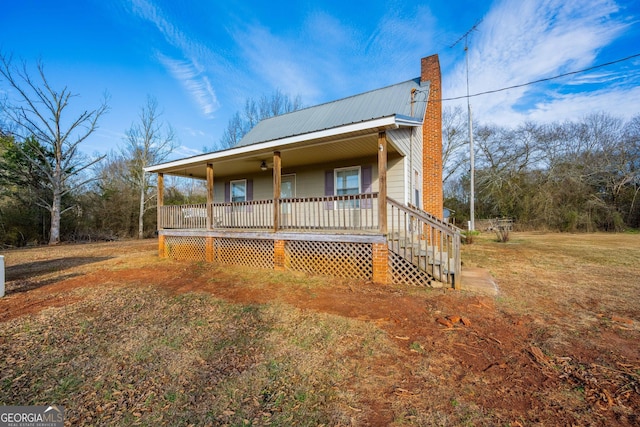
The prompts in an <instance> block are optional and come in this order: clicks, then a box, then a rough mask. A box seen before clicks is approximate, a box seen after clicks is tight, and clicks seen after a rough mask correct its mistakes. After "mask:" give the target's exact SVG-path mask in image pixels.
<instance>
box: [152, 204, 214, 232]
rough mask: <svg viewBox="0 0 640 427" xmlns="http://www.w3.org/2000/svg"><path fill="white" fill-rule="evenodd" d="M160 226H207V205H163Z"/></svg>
mask: <svg viewBox="0 0 640 427" xmlns="http://www.w3.org/2000/svg"><path fill="white" fill-rule="evenodd" d="M158 221H159V222H160V223H159V224H158V228H207V205H206V203H200V204H197V205H167V206H161V207H160V212H159V215H158Z"/></svg>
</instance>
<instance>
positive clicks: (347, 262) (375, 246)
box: [147, 117, 460, 286]
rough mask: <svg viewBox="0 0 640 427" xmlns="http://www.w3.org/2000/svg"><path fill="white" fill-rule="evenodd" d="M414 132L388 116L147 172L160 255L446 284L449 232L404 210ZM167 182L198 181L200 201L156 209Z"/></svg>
mask: <svg viewBox="0 0 640 427" xmlns="http://www.w3.org/2000/svg"><path fill="white" fill-rule="evenodd" d="M400 124H402V125H403V126H402V127H403V128H404V129H402V128H401V126H400ZM417 124H419V123H413V122H411V123H409V122H405V121H404V119H399V118H397V117H388V118H383V119H378V120H375V121H373V123H368V124H366V125H365V124H362V123H360V124H357V125H350V126H346V127H345V128H347V129H341V130H340V131H336V134H335V135H327V134H326V133H327V132H321V133H320V135H317V138H312V136H310V135H305V136H304V138H302V137H300V138H295V137H292V138H289V139H290V140H288V141H284V142H283V141H282V140H281V141H278V144H275V143H273V144H272V143H263V144H256V146H248V147H237V148H233V149H230V150H226V151H222V152H216V153H210V154H207V155H202V156H197V157H194V158H190V159H183V160H180V161H176V162H170V163H168V164H165V165H158V166H156V167H152V168H148V169H147V171H149V172H155V173H157V174H158V198H157V201H158V236H159V242H158V243H159V253H160V255H161V256H164V257H171V258H176V259H190V260H201V261H209V262H219V263H222V264H238V265H246V266H251V267H260V268H269V269H276V270H292V271H302V272H306V273H310V274H316V275H326V276H334V277H348V278H357V279H364V280H371V281H374V282H379V283H407V284H414V285H430V286H456V279H457V280H458V281H459V275H458V274H457V272H459V263H460V260H459V255H458V257H457V258H456V256H455V254H459V244H460V236H459V234H456V231H455V230H453V229H452V228H451V227H450V226H449V225H448V224H446V223H444V222H442V221H440V220H438V219H437V218H435V217H432V216H430V215H428V214H427V213H425V212H423V211H419V210H415V209H411V208H409V207H408V197H409V196H408V195H409V193H410V191H411V190H410V189H408V188H407V185H408V184H407V175H410V171H408V170H407V169H408V168H407V167H406V165H407V164H408V162H407V159H408V158H409V156H411V153H410V148H409V147H410V146H411V142H412V141H411V138H412V134H413V131H412V126H415V125H417ZM394 130H396V132H392V133H393V137H391V138H390V137H389V131H394ZM332 131H333V130H332ZM389 165H391V167H389ZM167 174H168V175H178V176H182V177H189V178H192V179H201V180H204V181H206V187H207V191H206V194H207V199H206V203H201V204H190V205H165V204H164V178H165V175H167ZM339 179H341V180H343V181H344V183H346V185H343V183H342V182H340V181H338V180H339ZM389 180H390V181H391V188H389V187H390V186H389ZM283 181H284V182H285V186H286V188H283ZM409 181H410V179H409ZM236 184H237V185H236ZM236 190H237V191H236ZM328 190H329V191H328ZM390 193H391V194H390ZM391 196H394V197H391ZM396 198H397V199H399V201H396Z"/></svg>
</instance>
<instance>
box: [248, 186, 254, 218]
mask: <svg viewBox="0 0 640 427" xmlns="http://www.w3.org/2000/svg"><path fill="white" fill-rule="evenodd" d="M252 200H253V180H252V179H248V180H247V202H250V201H252ZM247 212H253V205H251V204H249V205H247Z"/></svg>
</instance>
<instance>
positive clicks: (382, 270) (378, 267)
mask: <svg viewBox="0 0 640 427" xmlns="http://www.w3.org/2000/svg"><path fill="white" fill-rule="evenodd" d="M371 249H372V255H371V257H372V258H373V259H372V261H373V274H372V276H373V277H372V278H371V280H373V281H374V282H375V283H383V284H388V283H389V247H388V246H387V244H386V243H374V244H373V245H372V248H371Z"/></svg>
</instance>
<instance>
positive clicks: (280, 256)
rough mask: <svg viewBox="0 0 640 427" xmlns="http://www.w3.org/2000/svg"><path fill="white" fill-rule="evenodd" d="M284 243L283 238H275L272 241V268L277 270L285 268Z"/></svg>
mask: <svg viewBox="0 0 640 427" xmlns="http://www.w3.org/2000/svg"><path fill="white" fill-rule="evenodd" d="M284 244H285V241H284V240H275V241H274V242H273V269H274V270H277V271H284V270H285V251H284Z"/></svg>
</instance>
